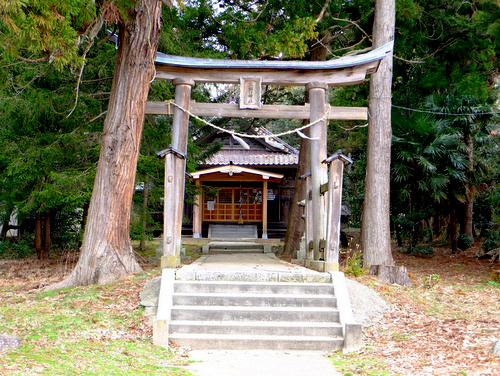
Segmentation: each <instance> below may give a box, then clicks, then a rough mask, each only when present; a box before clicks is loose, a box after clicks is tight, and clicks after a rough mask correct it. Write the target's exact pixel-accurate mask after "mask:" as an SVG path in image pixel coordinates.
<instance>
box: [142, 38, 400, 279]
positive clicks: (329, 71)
mask: <svg viewBox="0 0 500 376" xmlns="http://www.w3.org/2000/svg"><path fill="white" fill-rule="evenodd" d="M392 48H393V44H392V43H389V44H387V45H384V46H382V47H379V48H377V49H374V50H372V51H370V52H368V53H365V54H360V55H355V56H349V57H344V58H339V59H335V60H329V61H322V62H306V61H253V60H216V59H199V58H188V57H179V56H171V55H165V54H161V53H158V54H157V56H156V60H155V66H156V79H160V80H170V81H172V82H173V84H174V86H175V106H174V105H172V104H171V103H168V102H147V105H146V114H157V115H160V114H161V115H172V114H173V123H172V144H171V147H170V148H169V149H167V150H164V151H163V152H161V153H159V155H160V156H162V157H165V202H164V221H163V222H164V225H163V257H162V261H161V266H162V268H175V267H176V266H178V265H179V263H180V250H181V228H182V215H183V203H184V188H185V172H186V163H185V156H186V152H187V143H188V123H189V116H190V114H192V115H196V116H217V117H240V118H291V119H309V121H310V123H314V125H312V126H311V127H310V133H309V137H310V138H311V140H310V142H311V143H312V146H311V148H310V154H309V158H310V161H311V175H310V187H311V190H310V192H311V193H310V194H309V195H308V199H310V205H309V208H310V209H309V210H308V212H309V214H308V220H309V221H310V222H311V223H309V228H310V229H311V233H310V235H309V236H310V239H311V240H310V244H311V246H310V249H311V252H310V254H309V253H308V255H309V257H308V258H309V259H310V260H309V261H310V262H309V263H308V264H309V265H310V266H312V267H314V268H315V269H318V270H321V271H335V270H338V239H339V236H340V226H339V225H334V226H329V227H328V228H329V229H328V230H327V226H326V225H327V221H328V223H330V222H332V223H335V224H339V223H340V210H332V211H330V213H331V215H329V218H328V219H327V218H326V211H327V210H326V208H325V205H324V204H323V200H322V197H321V194H322V193H321V186H322V185H324V184H325V183H326V182H327V181H328V174H327V163H329V162H332V161H327V145H326V139H327V127H326V121H327V120H367V119H368V111H367V108H366V107H330V108H328V106H327V103H326V90H327V89H328V87H329V86H346V85H355V84H360V83H362V82H364V80H365V77H366V75H367V74H370V73H374V72H376V70H377V68H378V66H379V64H380V61H381V60H382V59H383V58H384V57H385V56H386V55H387V53H389V52H390V51H391V50H392ZM195 83H223V84H239V85H240V88H241V89H240V103H239V104H214V103H195V102H192V101H191V100H190V96H191V88H192V87H193V86H194V84H195ZM261 85H274V86H305V88H306V90H307V91H308V94H309V103H308V104H304V105H303V106H276V105H261V102H260V93H261ZM324 161H326V162H327V163H323V162H324ZM340 182H341V179H340ZM340 191H341V186H340ZM340 191H339V192H340ZM335 197H338V199H337V200H340V198H341V195H340V194H336V195H335ZM329 205H331V207H332V208H333V207H339V205H340V201H339V202H338V204H337V205H334V204H333V203H332V204H329ZM333 217H335V218H333ZM326 237H328V239H329V241H328V244H330V245H329V246H328V247H337V250H336V251H335V249H331V250H327V251H324V252H321V251H322V249H321V247H323V250H324V248H325V247H326V243H327V242H326ZM335 239H336V240H335ZM323 244H325V245H323ZM323 253H324V254H323ZM320 258H323V260H324V261H323V260H321V261H320Z"/></svg>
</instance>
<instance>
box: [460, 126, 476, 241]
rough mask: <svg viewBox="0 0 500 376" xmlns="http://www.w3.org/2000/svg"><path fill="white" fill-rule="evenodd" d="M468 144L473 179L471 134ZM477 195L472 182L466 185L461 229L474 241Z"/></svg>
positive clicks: (470, 177) (470, 175)
mask: <svg viewBox="0 0 500 376" xmlns="http://www.w3.org/2000/svg"><path fill="white" fill-rule="evenodd" d="M465 142H466V144H467V159H468V160H469V168H468V170H469V171H468V175H469V176H468V178H469V181H470V180H472V179H473V173H474V144H473V141H472V136H471V135H470V134H469V135H467V137H466V140H465ZM475 195H476V187H474V185H473V184H471V183H470V182H468V183H466V184H465V203H464V204H465V210H464V227H463V229H461V230H462V231H461V232H462V234H465V235H467V236H469V237H470V238H471V239H474V233H473V226H472V219H473V213H474V196H475Z"/></svg>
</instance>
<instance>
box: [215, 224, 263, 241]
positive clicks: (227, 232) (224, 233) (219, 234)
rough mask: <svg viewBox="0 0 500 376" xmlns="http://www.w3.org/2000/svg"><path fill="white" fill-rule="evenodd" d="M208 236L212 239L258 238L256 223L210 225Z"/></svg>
mask: <svg viewBox="0 0 500 376" xmlns="http://www.w3.org/2000/svg"><path fill="white" fill-rule="evenodd" d="M208 237H209V238H212V239H256V238H257V226H256V225H209V228H208Z"/></svg>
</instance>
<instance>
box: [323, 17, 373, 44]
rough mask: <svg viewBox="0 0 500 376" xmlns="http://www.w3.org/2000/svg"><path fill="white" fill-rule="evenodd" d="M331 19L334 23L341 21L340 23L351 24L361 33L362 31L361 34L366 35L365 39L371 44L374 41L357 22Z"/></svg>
mask: <svg viewBox="0 0 500 376" xmlns="http://www.w3.org/2000/svg"><path fill="white" fill-rule="evenodd" d="M331 19H332V20H334V21H340V22H347V23H350V24H351V25H353V26H355V27H356V28H357V29H358V30H359V31H361V33H363V34H364V35H365V37H367V38H368V40H369V41H370V42H371V41H372V38H371V37H370V35H369V34H368V33H367V32H366V31H364V30H363V28H362V27H361V26H359V25H358V24H357V22H355V21H351V20H347V19H344V18H335V17H331Z"/></svg>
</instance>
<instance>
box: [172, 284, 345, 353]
mask: <svg viewBox="0 0 500 376" xmlns="http://www.w3.org/2000/svg"><path fill="white" fill-rule="evenodd" d="M172 282H173V283H172V289H173V290H172V291H171V295H172V297H171V307H169V308H170V315H169V316H170V317H169V318H170V320H168V321H169V323H168V329H166V330H168V333H169V339H170V341H172V342H173V343H175V344H177V345H179V346H185V347H190V348H193V349H234V350H238V349H240V350H250V349H269V350H276V349H281V350H322V351H329V350H337V349H340V348H342V346H343V342H344V339H343V326H342V325H341V324H340V318H339V310H338V309H337V299H336V297H335V291H334V285H333V284H332V283H286V282H282V283H280V282H230V281H172Z"/></svg>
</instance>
